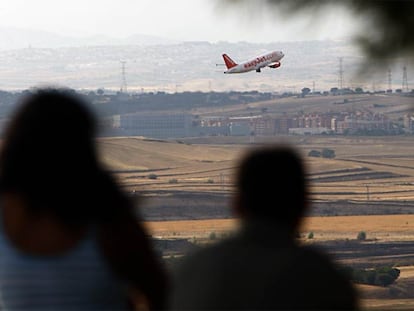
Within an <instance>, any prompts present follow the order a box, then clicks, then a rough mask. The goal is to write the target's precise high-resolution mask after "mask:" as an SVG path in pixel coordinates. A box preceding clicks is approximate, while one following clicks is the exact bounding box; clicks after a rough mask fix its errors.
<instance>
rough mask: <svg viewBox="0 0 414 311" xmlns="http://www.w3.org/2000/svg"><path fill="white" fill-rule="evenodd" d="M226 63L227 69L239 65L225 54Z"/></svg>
mask: <svg viewBox="0 0 414 311" xmlns="http://www.w3.org/2000/svg"><path fill="white" fill-rule="evenodd" d="M223 59H224V62H225V63H226V67H227V69H230V68H233V67H235V66H237V63H235V62H234V60H232V59H231V58H230V57H229V56H228V55H227V54H223Z"/></svg>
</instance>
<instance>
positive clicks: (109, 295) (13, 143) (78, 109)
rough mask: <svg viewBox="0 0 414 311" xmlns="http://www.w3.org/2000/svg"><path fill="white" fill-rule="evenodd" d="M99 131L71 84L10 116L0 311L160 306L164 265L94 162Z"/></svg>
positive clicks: (1, 167) (2, 181)
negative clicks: (96, 134) (96, 131)
mask: <svg viewBox="0 0 414 311" xmlns="http://www.w3.org/2000/svg"><path fill="white" fill-rule="evenodd" d="M94 127H95V120H94V119H93V115H92V113H91V112H90V111H89V109H88V107H87V106H86V103H84V102H83V101H82V100H81V99H80V98H78V97H77V96H76V95H75V93H73V92H72V93H71V92H69V91H65V90H55V89H43V90H38V91H36V92H35V93H33V94H30V95H28V96H26V97H24V98H23V99H22V103H20V106H19V108H18V111H17V113H16V114H15V115H14V117H13V118H12V120H11V122H10V124H9V126H8V128H7V130H6V132H5V136H4V137H3V142H2V145H1V150H0V201H1V210H0V216H1V217H0V299H1V301H0V303H1V304H2V306H0V307H1V309H3V308H4V309H5V310H28V309H33V310H125V309H132V308H133V307H135V306H136V305H133V304H132V301H133V300H134V301H137V300H138V303H139V304H140V305H142V306H143V307H145V308H147V309H151V310H156V309H163V308H164V303H165V295H166V278H165V273H164V269H163V267H162V266H161V265H160V262H158V259H157V257H156V256H155V254H154V252H153V250H152V245H151V244H150V241H149V239H148V238H147V236H146V234H145V232H144V230H143V228H142V227H141V226H140V225H139V223H138V221H139V219H137V217H136V215H135V213H134V210H133V205H132V203H131V202H130V201H129V198H128V197H127V196H126V195H125V194H124V193H123V192H122V191H121V189H120V188H119V187H118V185H117V184H116V183H115V181H114V179H113V178H112V176H111V175H110V174H109V173H107V172H106V171H105V170H104V169H103V167H101V165H100V163H99V162H98V158H97V151H96V148H95V141H94V139H95V138H94V135H95V133H94V132H95V128H94Z"/></svg>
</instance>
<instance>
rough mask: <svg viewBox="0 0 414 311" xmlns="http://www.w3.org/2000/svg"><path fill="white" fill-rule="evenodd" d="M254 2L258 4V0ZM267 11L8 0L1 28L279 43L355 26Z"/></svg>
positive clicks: (0, 13) (174, 0)
mask: <svg viewBox="0 0 414 311" xmlns="http://www.w3.org/2000/svg"><path fill="white" fill-rule="evenodd" d="M254 3H255V4H256V3H259V2H256V1H254ZM309 22H310V20H309V16H305V15H303V16H300V17H297V18H293V19H290V20H286V19H284V18H283V17H282V16H276V15H275V14H274V12H272V13H270V12H268V11H266V10H260V9H258V10H256V9H254V10H251V11H249V12H245V14H242V13H241V12H240V11H230V10H223V9H219V8H218V7H217V5H216V2H215V1H213V0H87V1H85V0H70V1H63V0H36V1H27V0H4V1H1V2H0V26H3V27H4V26H6V27H10V26H11V27H17V28H30V29H36V30H46V31H50V32H55V33H60V34H65V35H68V34H69V35H82V36H84V35H95V34H106V35H110V36H115V37H127V36H129V35H132V34H148V35H156V36H161V37H167V38H170V39H175V40H200V41H204V40H205V41H211V42H217V41H231V42H237V41H250V42H275V41H299V40H306V39H308V40H309V39H326V38H341V37H345V36H349V35H350V34H352V27H353V26H354V25H355V22H354V21H353V18H352V16H351V15H350V14H349V13H348V12H342V11H339V10H333V11H327V12H326V14H324V17H323V24H321V25H316V24H315V23H314V22H312V23H309Z"/></svg>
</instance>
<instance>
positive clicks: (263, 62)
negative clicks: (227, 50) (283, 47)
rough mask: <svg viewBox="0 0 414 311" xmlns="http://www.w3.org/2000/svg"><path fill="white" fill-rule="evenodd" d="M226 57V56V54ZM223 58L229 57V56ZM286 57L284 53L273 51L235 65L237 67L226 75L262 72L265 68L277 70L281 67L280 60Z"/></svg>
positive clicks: (228, 70) (232, 68)
mask: <svg viewBox="0 0 414 311" xmlns="http://www.w3.org/2000/svg"><path fill="white" fill-rule="evenodd" d="M224 55H226V54H224ZM224 55H223V57H228V56H227V55H226V56H224ZM283 56H285V55H284V54H283V52H282V51H273V52H269V53H266V54H262V55H260V56H258V57H256V58H253V59H251V60H248V61H246V62H243V63H240V64H235V66H233V67H231V68H228V69H227V71H225V72H224V73H243V72H248V71H252V70H256V71H257V72H260V69H261V68H263V67H271V68H277V67H279V66H280V62H279V61H280V60H281V59H282V58H283Z"/></svg>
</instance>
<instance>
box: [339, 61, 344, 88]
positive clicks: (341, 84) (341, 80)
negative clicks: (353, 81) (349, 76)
mask: <svg viewBox="0 0 414 311" xmlns="http://www.w3.org/2000/svg"><path fill="white" fill-rule="evenodd" d="M342 61H343V57H339V79H338V82H339V89H340V90H342V88H343V82H344V68H343V66H342Z"/></svg>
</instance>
